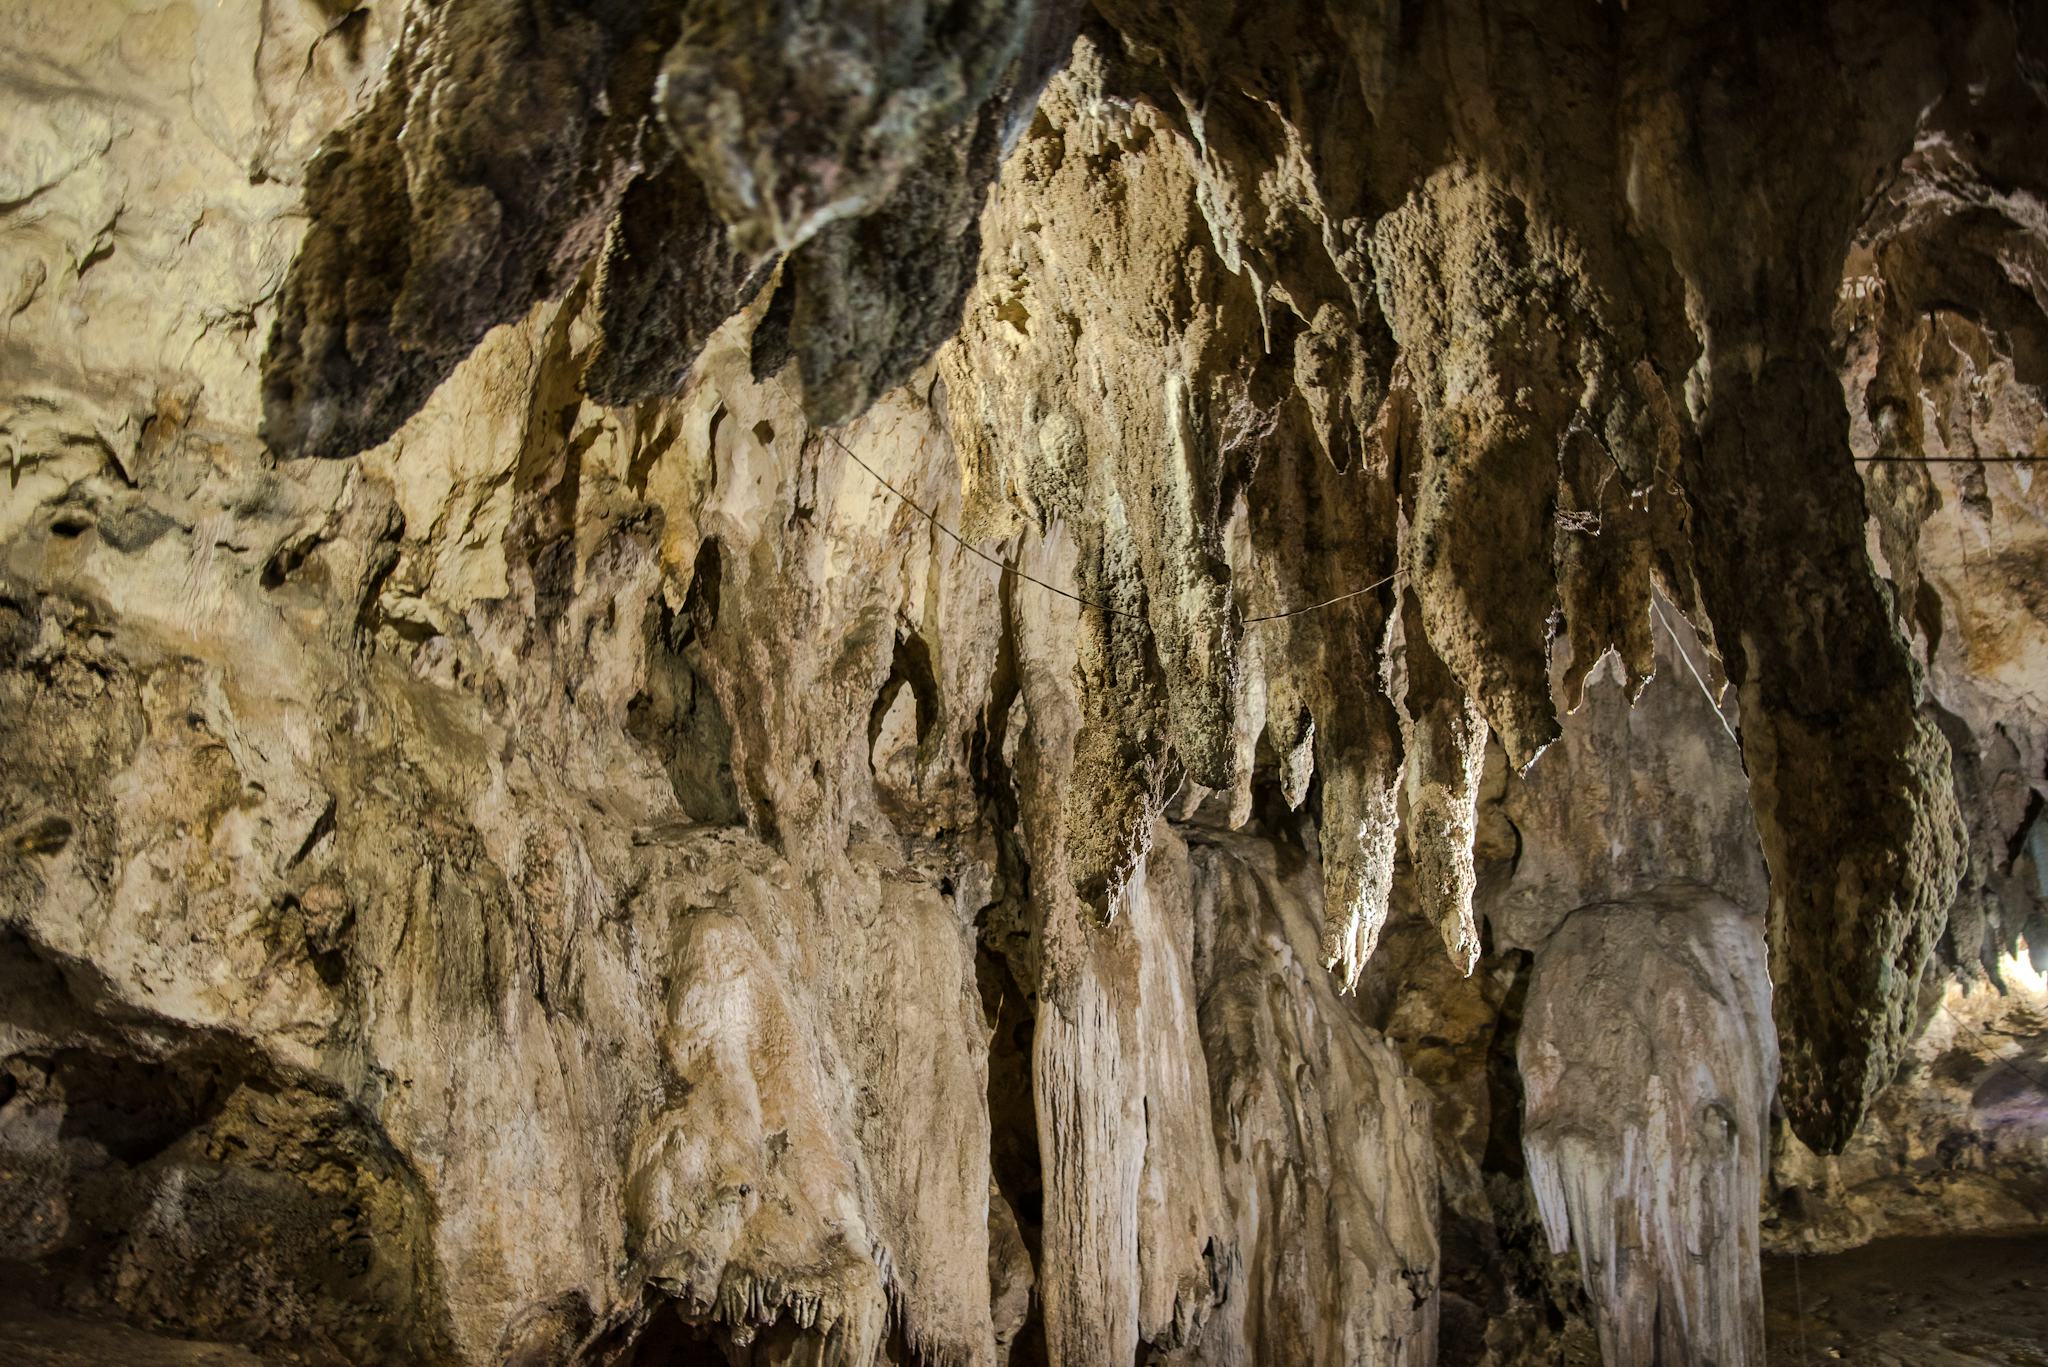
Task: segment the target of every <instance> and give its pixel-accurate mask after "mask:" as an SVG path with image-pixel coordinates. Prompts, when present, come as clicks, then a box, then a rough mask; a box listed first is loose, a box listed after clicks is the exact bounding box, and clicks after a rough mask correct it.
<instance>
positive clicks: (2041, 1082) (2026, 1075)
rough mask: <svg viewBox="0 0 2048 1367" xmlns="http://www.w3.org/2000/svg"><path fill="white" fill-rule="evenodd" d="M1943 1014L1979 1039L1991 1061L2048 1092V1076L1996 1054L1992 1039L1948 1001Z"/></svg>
mask: <svg viewBox="0 0 2048 1367" xmlns="http://www.w3.org/2000/svg"><path fill="white" fill-rule="evenodd" d="M1941 1014H1942V1015H1944V1016H1947V1017H1948V1018H1949V1022H1950V1023H1951V1024H1952V1025H1954V1026H1955V1027H1956V1028H1957V1029H1958V1030H1961V1031H1962V1032H1963V1033H1964V1034H1966V1035H1968V1036H1969V1037H1970V1038H1971V1039H1973V1040H1975V1041H1977V1047H1978V1048H1980V1049H1982V1050H1983V1051H1984V1053H1985V1055H1986V1056H1987V1057H1988V1058H1989V1059H1990V1060H1991V1061H1992V1062H1993V1063H1995V1064H1997V1065H1998V1066H1999V1067H2001V1068H2003V1069H2005V1070H2006V1071H2007V1072H2009V1073H2011V1074H2012V1075H2013V1076H2014V1077H2016V1078H2018V1079H2020V1080H2021V1081H2022V1082H2024V1083H2026V1084H2027V1085H2028V1086H2029V1087H2032V1088H2033V1089H2034V1090H2035V1091H2037V1092H2041V1093H2043V1094H2048V1078H2038V1077H2035V1076H2034V1075H2033V1074H2032V1073H2030V1072H2028V1071H2027V1070H2026V1069H2024V1068H2022V1067H2020V1066H2019V1065H2018V1064H2017V1063H2014V1062H2013V1061H2012V1060H2011V1059H2009V1058H2005V1057H2003V1056H2001V1055H1998V1054H1994V1053H1992V1052H1991V1041H1990V1040H1988V1039H1986V1038H1985V1037H1984V1036H1983V1035H1982V1034H1981V1033H1979V1032H1978V1031H1977V1029H1976V1028H1975V1027H1973V1026H1971V1025H1970V1024H1968V1023H1967V1022H1966V1021H1964V1020H1963V1018H1962V1017H1961V1016H1958V1015H1957V1014H1956V1013H1955V1012H1953V1011H1951V1010H1949V1009H1948V1003H1947V1002H1943V1003H1942V1004H1941Z"/></svg>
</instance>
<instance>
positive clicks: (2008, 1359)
mask: <svg viewBox="0 0 2048 1367" xmlns="http://www.w3.org/2000/svg"><path fill="white" fill-rule="evenodd" d="M1802 1301H1803V1302H1804V1305H1805V1310H1806V1314H1805V1326H1804V1328H1805V1333H1804V1335H1803V1340H1802V1334H1801V1324H1800V1314H1799V1308H1800V1304H1801V1302H1802ZM1764 1306H1765V1316H1766V1319H1765V1323H1766V1333H1767V1334H1768V1337H1769V1341H1770V1361H1771V1363H1772V1364H1773V1367H1819V1364H1822V1363H1831V1362H1853V1363H1856V1364H1858V1367H1979V1364H1994V1363H1995V1364H1999V1367H2048V1236H2042V1235H2023V1236H2015V1237H2010V1238H1995V1237H1986V1238H1939V1239H1881V1240H1879V1241H1878V1242H1876V1243H1873V1244H1868V1245H1866V1246H1864V1247H1862V1248H1858V1249H1852V1250H1850V1251H1849V1252H1847V1253H1835V1254H1827V1255H1811V1254H1809V1255H1808V1256H1806V1257H1803V1258H1800V1259H1799V1260H1798V1264H1797V1267H1796V1268H1795V1266H1794V1264H1793V1260H1792V1259H1791V1258H1787V1257H1774V1258H1766V1259H1765V1260H1764Z"/></svg>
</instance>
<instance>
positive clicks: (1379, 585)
mask: <svg viewBox="0 0 2048 1367" xmlns="http://www.w3.org/2000/svg"><path fill="white" fill-rule="evenodd" d="M812 430H813V431H815V432H817V433H818V434H819V435H820V436H822V437H824V438H825V440H827V441H829V442H831V443H832V444H833V445H834V446H836V447H838V448H839V450H840V451H841V452H842V453H843V454H844V455H845V456H846V458H847V459H849V460H851V461H852V462H853V463H854V464H855V465H858V466H859V467H860V468H861V469H863V470H865V471H867V472H868V475H869V477H870V478H872V479H873V480H874V481H875V483H877V484H879V485H881V486H882V487H883V488H884V489H887V490H888V491H889V492H890V493H892V494H894V495H895V496H896V497H897V499H898V500H899V501H901V502H902V504H903V505H904V506H905V507H907V508H909V509H910V510H911V511H912V512H914V513H916V514H917V515H918V516H919V517H921V518H923V519H924V520H925V521H927V522H929V523H931V524H932V526H934V527H936V528H938V529H939V530H940V531H941V532H944V533H945V534H946V535H947V536H948V537H950V538H951V539H952V541H953V543H954V544H955V545H957V546H959V547H960V549H961V550H963V551H966V552H967V553H968V554H970V555H973V556H978V557H979V558H981V559H983V560H986V561H987V562H988V563H989V564H991V565H994V566H995V567H996V568H997V569H999V570H1001V571H1002V572H1003V573H1005V574H1014V575H1016V576H1017V577H1018V578H1019V579H1022V580H1024V581H1025V582H1026V583H1031V584H1036V585H1038V587H1040V588H1042V589H1044V590H1046V591H1047V592H1048V593H1056V594H1058V595H1059V596H1060V597H1062V598H1064V599H1066V600H1067V601H1068V602H1070V603H1079V604H1080V605H1081V606H1082V607H1084V608H1094V609H1095V610H1096V611H1097V612H1104V613H1108V614H1109V615H1110V616H1112V617H1130V618H1142V616H1143V614H1141V613H1136V612H1128V611H1126V610H1124V609H1123V608H1114V607H1111V606H1110V605H1109V604H1107V603H1104V602H1099V601H1097V600H1096V599H1093V598H1087V597H1084V596H1082V595H1081V594H1078V593H1074V592H1072V591H1071V590H1068V589H1063V588H1061V587H1060V586H1059V585H1057V584H1049V583H1047V582H1046V581H1045V580H1043V579H1040V578H1039V577H1038V576H1037V575H1035V574H1032V573H1030V572H1029V571H1027V570H1020V569H1018V568H1017V567H1016V566H1015V565H1012V564H1010V563H1009V562H1008V561H1005V560H998V559H996V557H994V556H992V555H990V554H989V553H988V552H987V551H984V550H982V549H981V548H980V547H979V546H976V545H974V544H972V543H971V542H969V541H968V540H967V538H966V537H964V536H962V535H960V533H958V532H956V531H954V530H953V529H952V528H951V527H948V526H947V525H946V524H945V523H944V522H942V521H940V520H939V517H938V515H937V514H936V513H933V512H931V511H929V510H928V509H926V508H925V507H924V506H923V505H922V504H920V503H919V502H918V501H917V500H916V499H914V498H912V497H911V496H910V495H909V494H906V493H904V492H903V491H902V490H901V489H899V488H897V487H896V486H895V485H894V484H891V483H890V482H889V481H888V480H887V479H885V478H883V476H882V472H881V471H879V470H877V469H875V467H874V466H872V465H870V464H868V463H867V462H866V461H864V460H862V459H861V458H860V456H859V454H858V453H856V452H855V451H854V449H853V448H852V447H851V446H848V445H847V444H846V443H845V442H843V441H841V440H840V439H839V434H838V433H837V432H834V431H833V430H832V429H831V428H829V427H817V428H813V429H812ZM1406 573H1407V571H1406V570H1395V571H1394V572H1393V573H1392V574H1390V575H1388V576H1386V577H1385V578H1384V579H1379V580H1375V581H1374V582H1373V583H1370V584H1367V585H1366V586H1365V587H1364V588H1362V589H1353V590H1351V592H1349V593H1340V594H1338V595H1337V596H1336V597H1335V598H1325V599H1324V600H1323V601H1322V602H1320V603H1310V604H1308V605H1307V606H1305V607H1298V608H1289V609H1288V610H1287V611H1285V612H1267V613H1261V614H1260V615H1259V616H1256V617H1247V618H1245V619H1244V624H1245V625H1246V626H1254V625H1256V624H1258V623H1260V622H1278V621H1281V620H1283V619H1285V618H1288V617H1299V616H1301V615H1302V614H1303V613H1309V612H1319V611H1321V610H1322V609H1323V608H1327V607H1334V606H1335V605H1336V604H1338V603H1342V602H1345V601H1347V600H1349V599H1352V598H1358V597H1362V596H1363V595H1365V594H1368V593H1371V592H1373V591H1374V590H1376V589H1383V588H1385V587H1386V586H1387V585H1389V584H1391V583H1393V582H1394V581H1395V580H1396V579H1399V578H1400V577H1401V576H1402V575H1404V574H1406Z"/></svg>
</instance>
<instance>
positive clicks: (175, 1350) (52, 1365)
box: [0, 1262, 298, 1367]
mask: <svg viewBox="0 0 2048 1367" xmlns="http://www.w3.org/2000/svg"><path fill="white" fill-rule="evenodd" d="M297 1361H298V1359H297V1358H295V1357H285V1356H258V1355H257V1354H255V1353H252V1352H250V1351H249V1350H248V1349H247V1348H243V1347H239V1346H237V1345H235V1344H229V1343H209V1342H204V1341H201V1340H197V1339H184V1338H178V1337H176V1336H174V1335H170V1334H161V1333H150V1332H148V1331H147V1330H143V1329H135V1328H131V1327H129V1326H128V1325H125V1324H121V1323H118V1322H115V1321H110V1320H104V1319H88V1318H84V1317H81V1316H78V1315H74V1314H68V1313H66V1312H65V1311H63V1310H61V1309H58V1308H56V1307H55V1306H54V1304H53V1293H52V1290H51V1288H50V1287H49V1286H48V1285H47V1283H46V1281H45V1279H44V1277H43V1276H42V1274H41V1273H40V1272H38V1271H37V1270H36V1269H35V1268H34V1267H32V1266H27V1265H24V1264H21V1263H13V1262H0V1363H4V1364H6V1367H104V1365H105V1364H114V1363H117V1364H119V1367H267V1365H268V1364H283V1363H294V1362H297Z"/></svg>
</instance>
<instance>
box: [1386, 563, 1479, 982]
mask: <svg viewBox="0 0 2048 1367" xmlns="http://www.w3.org/2000/svg"><path fill="white" fill-rule="evenodd" d="M1401 613H1402V621H1403V623H1404V624H1406V623H1411V622H1413V623H1418V624H1419V622H1420V620H1421V607H1420V605H1419V604H1417V603H1416V601H1415V595H1414V593H1413V592H1409V593H1405V594H1403V595H1402V600H1401ZM1406 639H1407V641H1408V643H1409V644H1408V649H1407V651H1406V654H1405V660H1406V664H1407V673H1408V691H1407V694H1406V696H1405V698H1404V699H1403V703H1404V709H1405V710H1406V712H1407V714H1408V764H1407V772H1406V774H1405V775H1404V786H1405V789H1406V792H1407V798H1408V857H1409V858H1410V859H1411V860H1413V861H1414V864H1415V895H1416V899H1417V901H1419V902H1420V904H1421V908H1422V913H1423V915H1424V916H1426V917H1427V918H1428V919H1429V920H1430V921H1431V922H1432V923H1433V924H1434V925H1435V926H1436V928H1437V933H1438V934H1439V935H1441V936H1442V937H1443V942H1444V949H1445V951H1446V952H1448V953H1449V954H1450V956H1451V962H1452V964H1454V965H1455V966H1456V967H1457V969H1458V972H1460V973H1470V972H1471V971H1472V965H1473V964H1474V962H1476V961H1477V960H1478V958H1479V929H1478V926H1477V925H1476V924H1475V923H1474V921H1473V918H1472V894H1473V891H1474V889H1475V888H1476V887H1477V885H1478V873H1477V870H1476V869H1475V868H1474V867H1473V859H1472V845H1473V841H1474V840H1475V839H1476V838H1477V836H1478V830H1479V780H1480V775H1481V773H1482V772H1483V771H1484V769H1485V767H1486V739H1487V729H1486V719H1485V718H1483V717H1481V716H1480V715H1479V707H1478V704H1476V703H1474V702H1473V701H1472V700H1471V699H1470V698H1468V697H1466V696H1465V693H1464V690H1463V689H1461V688H1459V686H1458V681H1457V680H1456V679H1454V678H1452V677H1451V672H1450V670H1449V669H1447V668H1446V667H1445V666H1444V663H1443V661H1441V660H1439V659H1437V658H1436V652H1434V651H1433V650H1431V649H1430V648H1429V641H1428V638H1427V637H1426V636H1424V635H1423V634H1422V631H1421V629H1420V626H1419V625H1418V626H1417V627H1416V628H1415V630H1414V632H1413V634H1412V635H1408V636H1407V638H1406Z"/></svg>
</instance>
